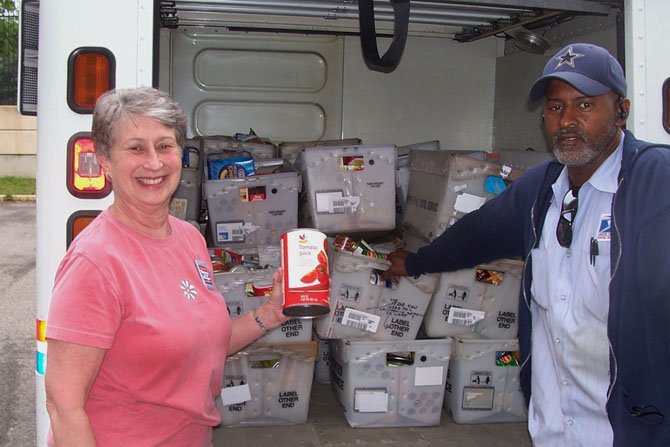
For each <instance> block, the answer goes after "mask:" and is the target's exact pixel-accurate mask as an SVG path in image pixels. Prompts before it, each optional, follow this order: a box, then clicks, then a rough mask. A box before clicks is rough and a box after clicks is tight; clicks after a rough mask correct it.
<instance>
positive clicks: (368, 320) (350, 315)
mask: <svg viewBox="0 0 670 447" xmlns="http://www.w3.org/2000/svg"><path fill="white" fill-rule="evenodd" d="M342 324H343V325H345V326H349V327H352V328H355V329H359V330H362V331H368V332H376V331H377V326H378V325H379V316H377V315H372V314H369V313H367V312H359V311H356V310H354V309H352V308H350V307H348V308H347V309H345V311H344V315H342Z"/></svg>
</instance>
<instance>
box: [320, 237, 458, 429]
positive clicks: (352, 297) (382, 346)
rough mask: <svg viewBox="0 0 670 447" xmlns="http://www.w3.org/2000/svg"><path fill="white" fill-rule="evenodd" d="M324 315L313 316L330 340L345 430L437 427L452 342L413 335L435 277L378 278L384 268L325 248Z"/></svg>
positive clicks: (385, 263)
mask: <svg viewBox="0 0 670 447" xmlns="http://www.w3.org/2000/svg"><path fill="white" fill-rule="evenodd" d="M329 258H330V259H329V261H330V279H331V302H330V305H331V306H330V307H331V308H330V313H329V314H328V315H326V316H324V317H321V318H317V319H315V320H314V329H315V332H316V334H317V335H318V336H319V337H321V338H323V339H329V340H330V342H329V350H330V375H331V379H330V383H331V389H332V391H333V393H334V395H335V397H336V398H337V400H338V401H339V402H340V404H341V405H342V408H343V409H344V415H345V418H346V419H347V422H348V423H349V425H350V426H351V427H407V426H430V425H439V423H440V415H441V409H442V402H443V398H444V391H445V379H446V373H447V368H448V365H449V356H450V355H451V341H450V340H449V339H439V340H416V337H417V333H418V331H419V329H420V326H421V322H422V321H423V318H424V314H425V311H426V307H427V306H428V303H429V301H430V297H431V295H432V294H433V292H434V289H435V286H436V284H437V275H422V276H420V277H419V278H402V279H401V280H400V282H399V283H398V284H397V285H396V284H394V283H391V282H386V281H382V280H381V279H380V276H379V275H380V274H381V272H382V271H384V270H386V269H387V268H388V266H389V262H388V261H386V260H384V259H375V258H371V257H368V256H365V255H359V254H354V253H351V252H349V251H345V250H339V249H333V250H331V252H330V253H329Z"/></svg>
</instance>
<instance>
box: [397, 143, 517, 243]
mask: <svg viewBox="0 0 670 447" xmlns="http://www.w3.org/2000/svg"><path fill="white" fill-rule="evenodd" d="M409 169H410V175H409V186H408V188H407V200H406V203H405V212H404V214H403V221H402V229H403V234H404V233H408V232H409V233H412V234H414V235H416V236H418V237H421V238H424V239H426V240H429V241H432V240H433V239H435V238H436V237H437V236H439V235H440V234H442V232H444V230H445V229H446V228H447V227H449V226H451V225H452V224H453V223H454V222H456V221H457V220H458V219H460V218H461V217H463V216H464V215H465V214H467V213H469V212H470V211H474V210H476V209H478V208H479V207H480V206H482V205H483V204H484V203H485V202H486V201H487V200H490V199H491V198H493V197H495V196H497V195H499V194H500V193H502V192H503V191H504V190H505V189H506V188H507V187H508V185H509V184H510V183H511V182H512V181H514V180H516V179H517V178H518V177H519V176H520V175H521V173H522V172H523V171H521V170H519V169H514V168H512V167H510V166H505V165H499V164H496V163H491V162H488V161H485V160H478V159H475V158H473V157H470V156H465V155H461V154H458V153H454V152H450V151H427V150H414V149H413V150H410V153H409Z"/></svg>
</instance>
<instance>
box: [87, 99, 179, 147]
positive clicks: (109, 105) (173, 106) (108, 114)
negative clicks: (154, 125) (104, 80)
mask: <svg viewBox="0 0 670 447" xmlns="http://www.w3.org/2000/svg"><path fill="white" fill-rule="evenodd" d="M129 115H141V116H146V117H149V118H153V119H155V120H156V121H158V122H159V123H161V124H162V125H164V126H167V127H170V128H172V129H174V131H175V136H176V138H177V144H179V146H181V147H184V145H185V143H186V117H185V116H184V112H183V111H182V109H181V107H179V104H177V102H176V101H175V100H173V99H172V98H170V96H169V95H168V94H167V93H165V92H163V91H161V90H158V89H155V88H152V87H139V88H128V89H118V90H110V91H108V92H105V93H103V94H102V95H101V96H100V98H98V101H97V102H96V104H95V110H94V111H93V125H92V132H91V133H92V137H93V144H94V145H95V150H96V151H97V152H98V153H100V155H103V156H105V157H109V152H110V149H111V148H112V144H113V143H114V138H115V137H116V132H117V130H118V126H119V122H120V121H121V119H122V118H124V117H127V116H129Z"/></svg>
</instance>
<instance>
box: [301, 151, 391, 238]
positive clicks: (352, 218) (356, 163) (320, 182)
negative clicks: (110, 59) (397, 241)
mask: <svg viewBox="0 0 670 447" xmlns="http://www.w3.org/2000/svg"><path fill="white" fill-rule="evenodd" d="M296 164H297V166H299V167H300V170H301V173H302V176H303V185H304V187H303V191H302V194H301V197H300V208H299V222H300V226H302V227H309V228H318V229H319V230H320V231H322V232H324V233H326V234H331V235H332V234H335V233H342V232H344V233H352V232H376V231H387V230H392V229H394V228H395V165H396V147H395V146H381V145H380V146H375V145H363V146H329V147H316V148H309V149H303V150H302V151H301V153H300V157H299V159H298V161H297V163H296Z"/></svg>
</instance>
